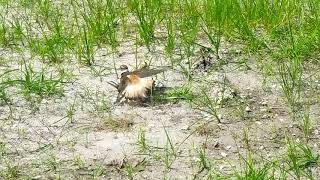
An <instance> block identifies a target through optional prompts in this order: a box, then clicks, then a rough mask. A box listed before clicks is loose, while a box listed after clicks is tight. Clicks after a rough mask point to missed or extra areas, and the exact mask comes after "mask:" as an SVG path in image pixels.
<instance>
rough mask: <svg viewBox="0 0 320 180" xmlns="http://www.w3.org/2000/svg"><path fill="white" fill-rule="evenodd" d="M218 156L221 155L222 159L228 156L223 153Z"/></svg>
mask: <svg viewBox="0 0 320 180" xmlns="http://www.w3.org/2000/svg"><path fill="white" fill-rule="evenodd" d="M220 155H221V156H222V157H227V155H228V154H227V153H225V152H221V153H220Z"/></svg>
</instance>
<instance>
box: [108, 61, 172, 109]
mask: <svg viewBox="0 0 320 180" xmlns="http://www.w3.org/2000/svg"><path fill="white" fill-rule="evenodd" d="M168 68H169V67H159V68H156V69H148V68H147V67H146V66H144V67H143V68H141V69H138V70H135V71H132V72H129V71H128V67H127V66H126V65H121V66H120V70H121V71H122V73H121V78H120V83H119V84H117V83H115V82H113V81H111V82H108V83H109V84H110V85H112V86H113V87H115V88H116V89H117V90H118V97H117V100H116V103H117V102H120V101H121V99H122V98H123V97H125V98H126V99H132V100H133V99H134V100H144V99H145V98H147V92H148V91H149V90H151V89H152V87H153V84H154V81H153V80H152V79H148V78H147V77H150V76H152V75H155V74H158V73H161V72H164V71H165V70H167V69H168Z"/></svg>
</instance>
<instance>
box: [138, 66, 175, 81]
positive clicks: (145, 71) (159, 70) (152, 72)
mask: <svg viewBox="0 0 320 180" xmlns="http://www.w3.org/2000/svg"><path fill="white" fill-rule="evenodd" d="M169 69H170V67H169V66H163V67H158V68H155V69H146V68H143V69H139V70H136V71H133V72H132V73H134V74H137V75H138V76H139V77H140V78H145V77H149V76H153V75H156V74H159V73H162V72H164V71H166V70H169Z"/></svg>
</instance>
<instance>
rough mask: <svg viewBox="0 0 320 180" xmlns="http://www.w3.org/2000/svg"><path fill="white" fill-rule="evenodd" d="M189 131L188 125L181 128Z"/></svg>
mask: <svg viewBox="0 0 320 180" xmlns="http://www.w3.org/2000/svg"><path fill="white" fill-rule="evenodd" d="M188 129H189V126H188V125H184V126H182V127H181V130H188Z"/></svg>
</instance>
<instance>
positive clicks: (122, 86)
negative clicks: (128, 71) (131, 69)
mask: <svg viewBox="0 0 320 180" xmlns="http://www.w3.org/2000/svg"><path fill="white" fill-rule="evenodd" d="M127 85H128V77H127V76H122V77H121V79H120V83H119V84H118V92H119V93H118V96H117V100H116V103H117V102H120V101H121V99H122V98H123V97H124V96H125V93H124V91H125V89H126V87H127Z"/></svg>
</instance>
